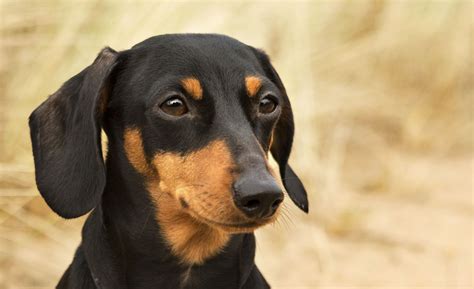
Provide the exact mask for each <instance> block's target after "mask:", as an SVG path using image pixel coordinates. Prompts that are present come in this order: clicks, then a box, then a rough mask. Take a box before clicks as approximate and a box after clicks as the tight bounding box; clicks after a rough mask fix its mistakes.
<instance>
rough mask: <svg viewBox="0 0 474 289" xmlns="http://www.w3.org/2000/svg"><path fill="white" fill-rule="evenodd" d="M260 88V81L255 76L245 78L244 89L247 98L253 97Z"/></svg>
mask: <svg viewBox="0 0 474 289" xmlns="http://www.w3.org/2000/svg"><path fill="white" fill-rule="evenodd" d="M261 86H262V80H261V79H260V78H259V77H257V76H247V77H245V88H246V89H247V94H248V96H250V97H254V96H255V95H256V94H257V92H258V90H259V89H260V87H261Z"/></svg>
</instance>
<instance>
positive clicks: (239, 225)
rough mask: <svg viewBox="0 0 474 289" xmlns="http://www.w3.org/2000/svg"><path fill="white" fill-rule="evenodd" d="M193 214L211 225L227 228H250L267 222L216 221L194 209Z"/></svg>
mask: <svg viewBox="0 0 474 289" xmlns="http://www.w3.org/2000/svg"><path fill="white" fill-rule="evenodd" d="M193 214H194V215H196V216H197V217H198V219H199V220H202V221H203V222H206V223H209V224H211V225H216V226H221V227H227V228H240V229H250V228H256V227H260V226H262V225H264V224H265V222H259V221H250V222H241V223H222V222H218V221H214V220H211V219H208V218H206V217H203V216H201V215H200V214H198V213H196V212H194V211H193ZM263 221H266V220H263Z"/></svg>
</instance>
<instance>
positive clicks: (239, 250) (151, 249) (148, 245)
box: [83, 155, 255, 288]
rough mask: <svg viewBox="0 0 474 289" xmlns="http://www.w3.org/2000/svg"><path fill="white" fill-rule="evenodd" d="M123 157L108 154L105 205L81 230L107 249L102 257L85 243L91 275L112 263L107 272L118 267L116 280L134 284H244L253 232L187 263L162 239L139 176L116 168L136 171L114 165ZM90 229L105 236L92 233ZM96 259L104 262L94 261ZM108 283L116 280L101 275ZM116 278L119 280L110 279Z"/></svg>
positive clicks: (232, 238)
mask: <svg viewBox="0 0 474 289" xmlns="http://www.w3.org/2000/svg"><path fill="white" fill-rule="evenodd" d="M123 158H124V156H120V155H118V156H114V155H109V159H108V165H107V168H108V169H107V179H108V180H110V181H108V182H107V185H106V188H105V191H104V195H103V199H102V205H101V207H100V208H97V209H96V211H95V212H94V213H93V214H92V215H91V216H90V218H91V219H92V218H94V219H95V220H94V222H88V223H86V227H85V228H84V230H85V231H87V234H86V233H84V234H83V236H84V244H86V243H87V240H86V238H90V239H91V238H96V239H97V240H101V243H100V244H98V245H99V246H101V247H104V248H103V250H102V251H103V252H106V253H101V254H100V256H99V255H97V254H95V253H92V252H89V253H88V252H87V250H88V248H87V246H84V251H86V252H85V253H86V254H85V255H86V256H87V258H88V259H92V260H88V263H89V264H90V267H91V271H92V273H93V276H97V275H102V274H101V272H94V271H95V270H96V269H94V268H97V270H98V271H100V270H101V269H100V268H103V267H104V264H107V265H106V267H108V268H113V270H108V271H109V272H116V273H117V274H116V277H115V278H116V279H117V280H120V279H122V280H123V279H124V278H125V280H126V283H127V284H129V286H130V287H131V288H152V287H155V288H200V287H199V286H200V285H202V286H205V284H215V283H216V284H227V286H230V287H227V288H234V287H235V286H236V285H237V286H241V285H242V284H244V283H245V281H246V279H247V278H248V276H249V274H250V273H251V271H253V270H254V254H255V238H254V235H253V234H238V235H231V236H230V238H229V240H228V242H226V245H225V247H224V248H223V250H221V252H220V253H218V254H217V255H215V256H213V257H211V258H209V259H208V260H205V261H204V262H203V263H202V264H199V265H193V264H189V263H186V262H183V260H182V259H180V258H179V256H176V254H173V252H172V251H171V249H170V246H169V244H168V243H167V241H166V239H165V238H164V234H163V232H162V229H161V228H160V226H159V224H158V223H157V221H156V218H155V214H156V208H155V206H154V205H153V203H152V202H151V200H150V198H149V194H148V193H147V192H146V191H145V189H144V188H143V185H141V183H142V182H141V180H140V178H139V176H136V177H130V176H131V175H133V174H131V173H130V172H129V171H127V172H125V171H120V170H119V169H117V168H120V169H121V170H123V169H125V170H133V168H131V167H127V166H123V165H122V166H118V165H113V162H117V161H120V162H122V164H123V161H124V159H123ZM125 176H127V177H125ZM96 224H101V225H100V226H99V225H96ZM87 226H89V227H90V226H96V227H97V228H95V229H91V228H87ZM91 234H101V235H104V236H105V237H104V236H102V237H100V236H95V237H91V236H90V235H91ZM201 237H203V236H201ZM95 246H97V244H96V245H95ZM98 258H100V259H98ZM104 259H109V260H104ZM91 263H92V264H91ZM94 263H101V264H102V265H101V266H94ZM107 274H108V277H110V278H114V277H113V276H110V273H107ZM104 282H105V283H107V282H113V280H110V281H107V280H102V283H104ZM222 282H224V283H222ZM118 283H121V282H119V281H117V283H115V282H114V283H108V284H118ZM238 284H240V285H238ZM160 286H161V287H160Z"/></svg>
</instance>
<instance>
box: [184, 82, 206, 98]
mask: <svg viewBox="0 0 474 289" xmlns="http://www.w3.org/2000/svg"><path fill="white" fill-rule="evenodd" d="M181 85H182V86H183V88H184V90H186V92H187V93H188V94H189V95H190V96H191V97H192V98H194V99H195V100H201V99H202V86H201V83H200V82H199V80H197V79H196V78H194V77H188V78H185V79H183V80H181Z"/></svg>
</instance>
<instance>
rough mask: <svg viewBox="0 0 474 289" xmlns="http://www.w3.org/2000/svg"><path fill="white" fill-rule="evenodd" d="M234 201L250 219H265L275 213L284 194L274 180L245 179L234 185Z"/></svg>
mask: <svg viewBox="0 0 474 289" xmlns="http://www.w3.org/2000/svg"><path fill="white" fill-rule="evenodd" d="M234 201H235V204H236V205H237V207H238V208H239V209H240V210H241V211H242V212H244V213H245V214H246V215H247V216H248V217H251V218H265V217H269V216H271V215H273V213H275V211H276V209H277V208H278V206H279V205H280V203H281V202H282V201H283V192H282V190H281V189H280V187H279V186H278V185H277V183H276V182H275V181H274V180H272V179H268V180H262V179H258V178H255V177H247V178H245V177H244V178H240V179H239V180H238V181H237V182H235V183H234Z"/></svg>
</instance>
